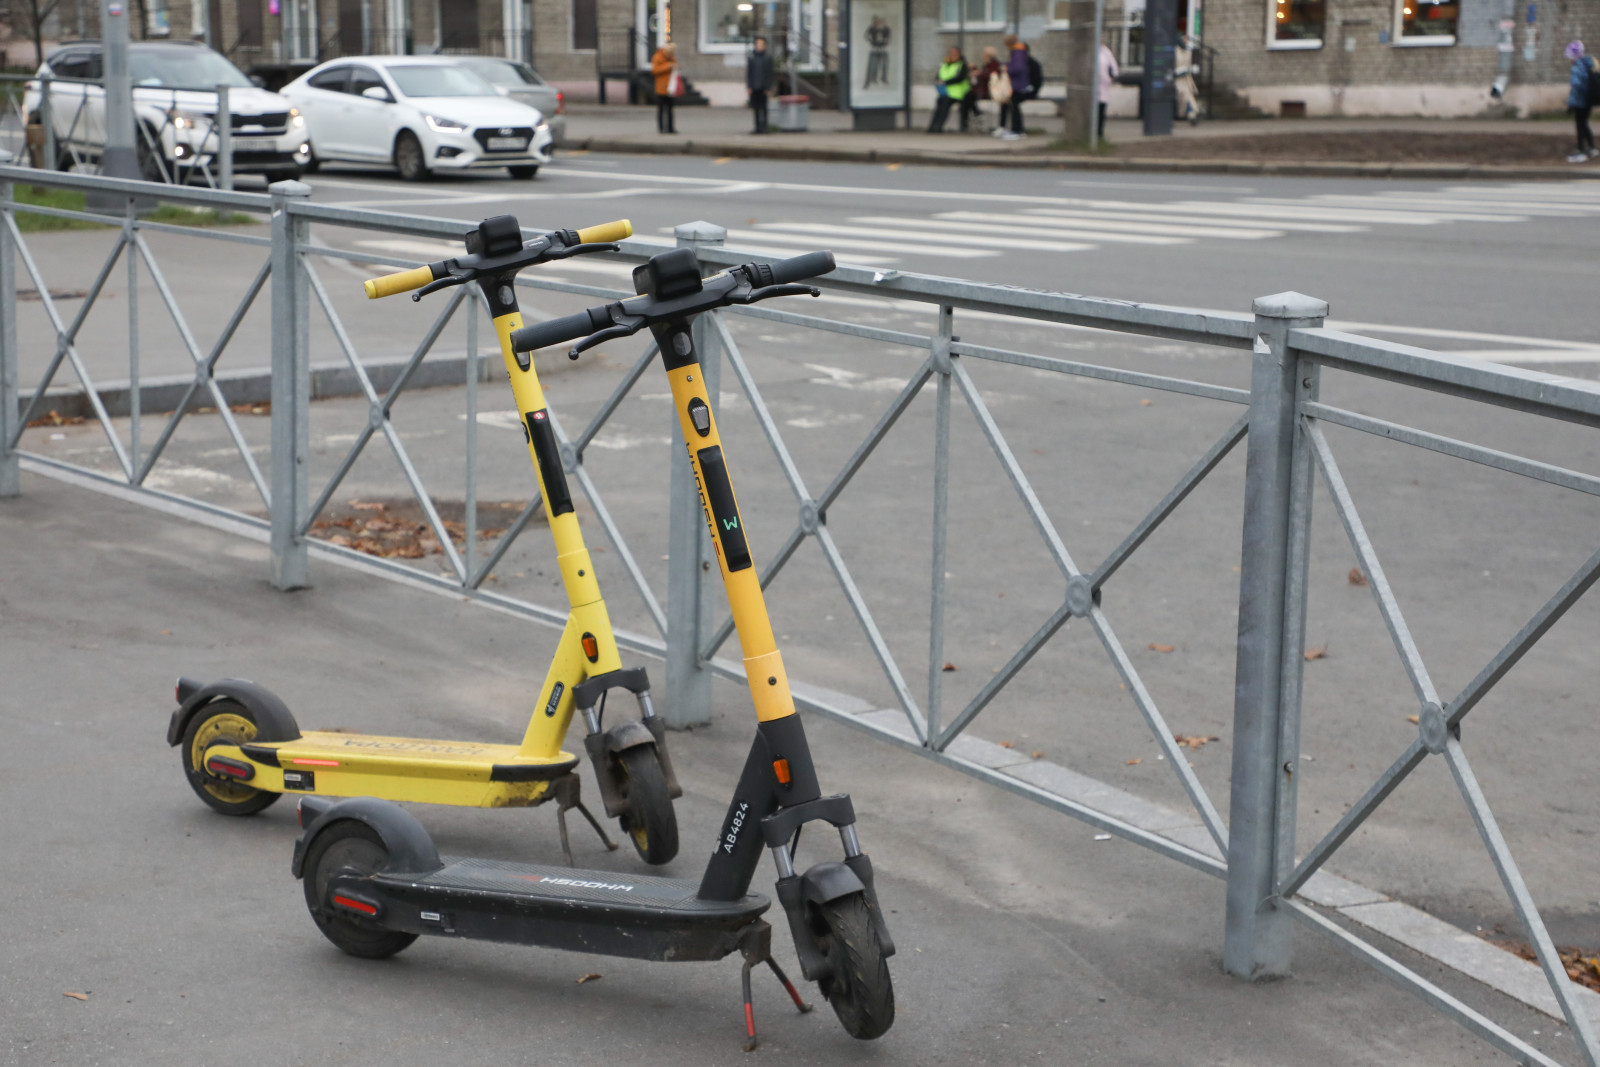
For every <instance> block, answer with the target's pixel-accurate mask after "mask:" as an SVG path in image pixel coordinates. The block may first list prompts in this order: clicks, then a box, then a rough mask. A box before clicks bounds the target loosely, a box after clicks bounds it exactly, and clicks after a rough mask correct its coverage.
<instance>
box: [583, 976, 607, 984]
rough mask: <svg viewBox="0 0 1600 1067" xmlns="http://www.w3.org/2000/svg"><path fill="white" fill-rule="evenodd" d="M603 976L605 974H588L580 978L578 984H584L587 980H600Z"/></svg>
mask: <svg viewBox="0 0 1600 1067" xmlns="http://www.w3.org/2000/svg"><path fill="white" fill-rule="evenodd" d="M602 977H603V975H598V974H586V975H584V976H583V977H582V978H580V979H578V985H582V984H583V983H585V982H598V981H599V980H600V979H601V978H602Z"/></svg>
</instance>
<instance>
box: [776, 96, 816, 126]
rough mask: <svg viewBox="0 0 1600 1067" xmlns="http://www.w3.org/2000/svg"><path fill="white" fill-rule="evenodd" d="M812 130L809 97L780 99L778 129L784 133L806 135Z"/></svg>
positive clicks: (782, 97) (781, 97)
mask: <svg viewBox="0 0 1600 1067" xmlns="http://www.w3.org/2000/svg"><path fill="white" fill-rule="evenodd" d="M810 128H811V98H810V97H809V96H780V97H778V129H780V130H782V131H783V132H784V133H805V132H806V130H808V129H810Z"/></svg>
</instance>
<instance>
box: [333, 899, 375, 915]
mask: <svg viewBox="0 0 1600 1067" xmlns="http://www.w3.org/2000/svg"><path fill="white" fill-rule="evenodd" d="M333 902H334V903H335V904H337V905H339V906H340V907H341V908H349V909H350V910H351V911H359V912H361V913H362V914H363V915H376V914H378V906H377V905H376V904H367V903H364V902H362V901H359V900H351V899H350V898H349V897H341V896H335V897H334V898H333Z"/></svg>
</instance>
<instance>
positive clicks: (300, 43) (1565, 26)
mask: <svg viewBox="0 0 1600 1067" xmlns="http://www.w3.org/2000/svg"><path fill="white" fill-rule="evenodd" d="M848 2H849V0H129V3H128V7H129V10H130V13H131V14H133V15H134V20H133V25H134V27H135V31H136V34H137V35H138V36H143V37H167V38H174V39H196V40H204V41H206V42H208V43H209V44H211V45H212V46H213V47H215V48H217V49H218V50H219V51H222V52H224V53H225V54H227V55H228V56H229V57H230V58H231V59H233V60H234V62H235V63H237V64H238V65H239V66H240V67H242V68H244V69H245V70H254V71H258V72H266V73H267V74H268V75H269V76H270V75H271V74H273V73H277V74H278V75H285V74H290V73H293V72H294V71H295V70H296V69H303V68H304V67H305V66H307V65H309V64H311V63H314V62H316V61H318V60H320V59H327V58H332V57H333V56H338V55H356V54H361V53H374V52H375V53H396V52H418V53H429V52H439V51H456V52H487V53H491V54H496V55H506V56H511V57H514V58H517V59H523V60H527V61H530V62H531V63H532V64H533V65H534V66H535V67H537V68H538V70H539V71H540V73H541V74H543V75H544V76H545V77H546V78H547V79H548V80H551V81H554V82H556V83H557V84H558V85H560V86H561V87H562V88H564V89H566V90H567V92H568V95H569V96H571V97H575V98H579V99H581V98H583V97H585V96H593V95H594V93H595V85H596V75H597V71H599V70H601V69H605V70H609V71H611V72H613V73H615V72H617V71H619V70H624V69H626V68H627V66H628V65H629V64H630V63H631V64H632V65H634V66H648V62H649V55H650V53H651V52H652V51H653V50H654V49H655V48H656V47H658V46H659V45H660V44H662V43H664V42H666V41H667V40H671V41H672V42H673V43H674V44H676V45H677V47H678V56H679V63H680V66H681V68H682V70H683V72H684V74H685V75H686V76H687V77H688V78H689V79H690V80H691V81H692V82H693V83H694V85H695V87H696V88H697V89H698V90H699V91H700V92H701V93H703V94H704V95H705V96H706V97H708V98H709V99H710V101H711V102H712V103H714V104H728V105H738V104H742V103H743V102H744V88H743V77H744V56H745V52H746V49H747V48H748V47H749V44H750V42H751V41H752V40H753V39H754V37H755V36H756V35H758V34H761V35H765V36H767V37H769V38H770V39H771V40H772V41H773V42H774V45H775V47H776V49H777V51H778V52H779V54H780V55H785V54H791V53H792V55H793V56H794V59H795V63H794V66H795V68H796V69H798V70H800V71H802V72H805V73H808V74H809V75H813V76H814V77H811V80H812V81H813V82H815V83H819V84H822V83H826V82H827V81H828V75H829V72H832V71H836V70H837V68H838V57H839V54H840V45H841V44H842V43H844V42H841V41H840V40H839V37H840V25H841V15H842V13H843V12H844V11H845V10H846V5H847V4H848ZM1143 4H1144V0H1106V12H1105V20H1104V24H1105V40H1106V42H1107V44H1108V45H1109V46H1110V47H1111V48H1112V50H1113V52H1114V53H1116V54H1117V56H1118V58H1119V61H1120V62H1121V64H1122V66H1123V68H1124V70H1125V72H1128V73H1132V74H1136V73H1137V71H1138V70H1139V68H1140V66H1141V64H1142V55H1141V38H1142V22H1143V16H1144V11H1143ZM28 7H29V0H0V49H4V50H5V51H6V52H7V60H6V61H7V62H8V63H10V64H12V65H14V66H30V65H32V63H33V62H34V59H33V57H32V46H31V43H29V40H28V38H29V37H30V36H31V34H30V32H28V31H27V30H26V28H25V27H24V26H22V25H21V24H20V23H21V22H22V21H24V19H23V17H22V16H23V15H24V12H25V9H27V8H28ZM1178 10H1179V16H1178V17H1179V26H1180V28H1181V29H1183V30H1184V31H1185V32H1186V33H1187V34H1189V35H1190V36H1192V37H1195V38H1197V39H1199V40H1201V41H1203V43H1204V45H1205V54H1206V55H1207V57H1208V63H1209V69H1210V75H1211V80H1212V81H1213V82H1214V85H1215V89H1214V98H1215V99H1216V100H1217V101H1218V102H1219V103H1220V104H1225V105H1227V110H1228V111H1229V112H1230V113H1234V114H1260V115H1300V114H1304V115H1309V116H1319V115H1348V116H1358V115H1430V116H1465V115H1484V114H1497V113H1506V112H1510V113H1514V114H1520V115H1526V114H1530V113H1534V112H1541V111H1550V110H1559V109H1560V108H1561V107H1562V105H1563V103H1564V100H1565V93H1566V81H1567V67H1568V64H1567V61H1566V60H1565V59H1564V58H1563V56H1562V50H1563V49H1564V48H1565V46H1566V43H1567V42H1568V41H1569V40H1572V39H1574V38H1577V39H1583V40H1588V41H1590V42H1591V43H1592V44H1593V46H1594V47H1595V48H1596V49H1600V0H1179V4H1178ZM1066 11H1067V4H1066V2H1065V0H911V6H910V22H909V23H908V25H907V31H908V33H909V37H910V55H911V64H910V79H911V82H912V86H913V90H912V95H913V102H914V103H915V104H917V105H919V106H928V105H930V104H931V102H932V100H933V94H934V89H933V80H934V72H935V71H936V70H937V68H938V64H939V62H940V59H941V57H942V56H943V54H944V52H945V50H946V49H947V48H948V47H950V46H951V45H957V46H958V47H960V48H962V50H963V51H964V53H965V54H966V55H967V57H968V58H969V59H971V60H973V61H974V62H976V61H977V60H978V57H979V56H980V54H981V52H982V49H983V48H984V46H986V45H993V46H996V47H1000V44H1001V38H1002V37H1003V35H1004V34H1005V33H1007V32H1009V31H1013V30H1014V31H1015V32H1016V33H1018V35H1019V36H1021V37H1022V39H1023V40H1025V41H1026V42H1028V44H1029V47H1030V48H1031V49H1032V51H1033V53H1034V55H1035V56H1036V57H1037V58H1038V59H1039V60H1040V62H1041V63H1042V65H1043V67H1044V70H1045V74H1046V79H1047V80H1046V84H1045V91H1044V95H1045V97H1046V101H1044V102H1041V103H1040V104H1038V105H1030V106H1036V107H1039V108H1040V109H1041V110H1045V111H1048V110H1049V109H1050V106H1051V105H1050V103H1049V101H1051V100H1054V99H1056V98H1059V97H1060V96H1061V95H1062V94H1063V93H1064V91H1065V90H1066V87H1067V86H1068V84H1069V83H1071V84H1086V83H1087V80H1088V79H1087V78H1086V77H1083V76H1078V77H1073V76H1071V75H1072V74H1073V72H1070V71H1068V70H1066V69H1065V66H1066V52H1067V46H1066V37H1067V34H1066V33H1065V30H1066V29H1067V28H1068V23H1067V20H1066ZM8 15H9V17H8ZM98 22H99V4H98V3H97V2H95V0H60V2H59V3H58V4H57V5H56V7H55V9H54V11H53V12H52V14H51V15H50V17H49V19H47V20H46V26H45V29H46V34H45V36H46V37H47V38H48V39H49V40H52V41H53V40H62V39H71V38H73V37H80V36H91V37H92V36H95V35H96V34H97V33H98V29H99V26H98ZM1110 105H1111V110H1112V112H1113V114H1122V115H1131V114H1133V113H1135V111H1136V110H1137V107H1138V94H1137V91H1136V89H1134V88H1133V87H1132V86H1120V87H1119V88H1118V89H1117V90H1115V91H1114V93H1113V95H1112V98H1111V100H1110ZM1219 110H1222V108H1221V107H1219Z"/></svg>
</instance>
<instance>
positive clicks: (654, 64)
mask: <svg viewBox="0 0 1600 1067" xmlns="http://www.w3.org/2000/svg"><path fill="white" fill-rule="evenodd" d="M650 73H652V74H654V75H655V76H656V132H657V133H677V132H678V128H677V126H676V125H675V124H674V123H673V121H672V102H673V100H675V99H677V98H678V97H680V96H682V95H683V76H682V75H681V74H679V73H678V49H677V48H676V47H674V46H673V45H670V44H664V45H662V46H661V47H660V48H658V49H656V54H655V55H653V56H651V57H650Z"/></svg>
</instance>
